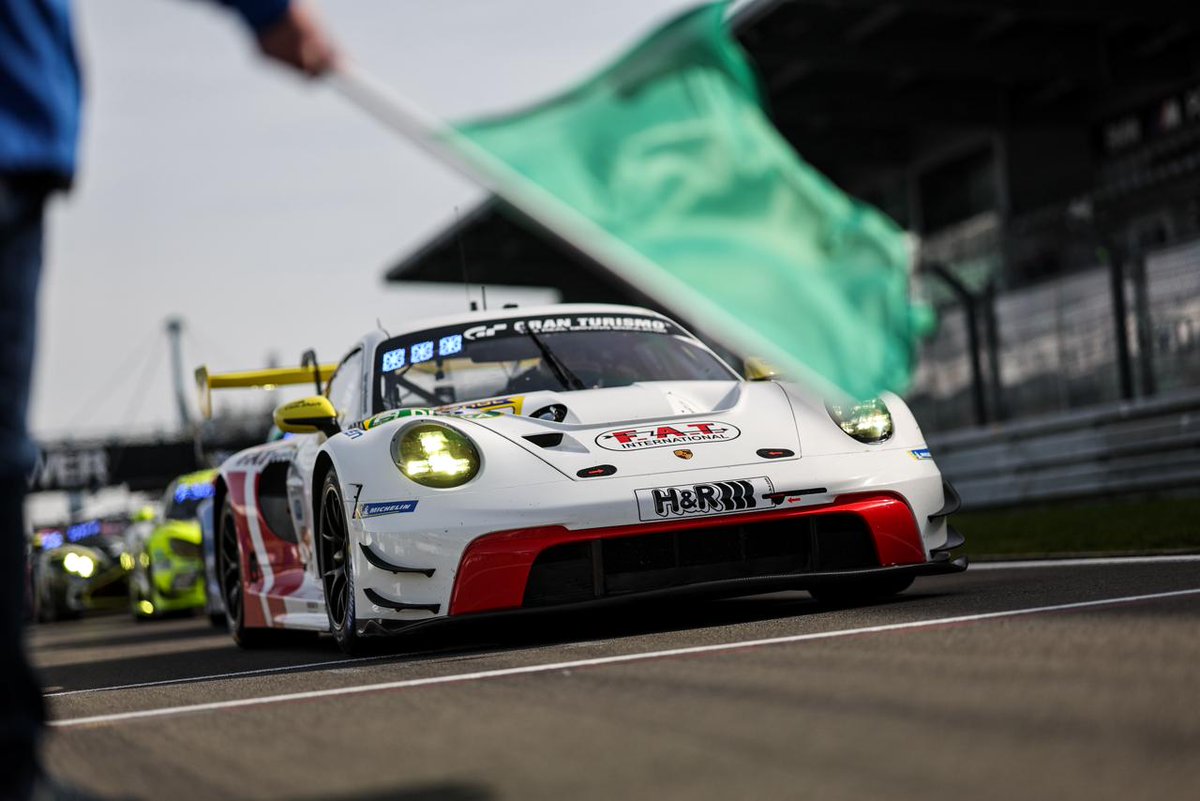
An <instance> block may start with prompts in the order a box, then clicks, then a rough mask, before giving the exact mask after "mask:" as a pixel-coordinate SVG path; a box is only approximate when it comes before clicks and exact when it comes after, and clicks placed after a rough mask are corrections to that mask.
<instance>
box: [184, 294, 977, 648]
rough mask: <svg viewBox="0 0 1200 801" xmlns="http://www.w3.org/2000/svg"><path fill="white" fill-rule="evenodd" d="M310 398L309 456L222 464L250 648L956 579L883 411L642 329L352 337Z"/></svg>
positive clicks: (925, 455) (612, 313) (289, 452)
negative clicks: (304, 638)
mask: <svg viewBox="0 0 1200 801" xmlns="http://www.w3.org/2000/svg"><path fill="white" fill-rule="evenodd" d="M312 361H313V364H312V365H311V367H312V369H311V370H310V371H306V370H305V369H299V370H295V369H290V370H275V371H256V372H252V373H241V374H226V375H213V376H210V375H209V374H208V373H207V371H206V370H205V369H204V368H201V370H199V371H198V372H197V378H198V381H199V383H200V385H201V390H202V399H203V402H202V406H204V407H205V408H207V407H208V405H209V403H210V399H209V392H210V390H211V389H212V388H219V387H223V386H261V385H266V384H270V385H278V384H280V383H295V382H297V381H307V380H312V381H313V382H314V385H315V386H320V385H322V384H323V391H322V392H321V394H318V395H314V396H313V397H309V398H305V399H302V400H298V401H294V402H292V403H288V404H285V405H283V406H281V407H280V408H278V409H277V410H276V413H275V421H276V424H277V425H278V426H279V427H280V428H281V429H282V430H284V431H290V432H293V433H296V434H298V435H300V436H296V437H293V438H292V439H290V440H286V441H281V442H276V443H270V444H265V445H261V446H258V447H255V448H251V449H248V450H245V451H242V452H241V453H238V454H236V455H235V456H233V457H231V458H230V459H229V460H227V461H226V462H225V463H224V464H223V465H222V466H221V468H220V475H219V477H218V478H217V480H216V482H215V494H214V498H213V509H214V521H215V523H214V530H215V553H216V567H217V574H218V581H219V584H220V587H221V594H222V597H223V601H224V604H225V609H226V614H227V617H228V621H229V626H230V630H231V632H232V633H233V636H234V637H235V639H236V640H237V641H238V642H239V643H241V644H243V645H247V646H249V645H253V644H256V643H260V642H264V641H267V640H269V638H270V636H271V635H272V634H274V633H276V632H278V631H280V630H287V629H298V630H299V629H308V630H313V631H326V630H328V631H331V632H332V633H333V635H334V637H335V638H336V640H337V642H338V643H339V645H340V646H341V647H342V648H343V649H344V650H346V651H347V652H349V653H355V652H357V651H358V650H360V649H361V648H362V647H363V646H364V643H365V641H366V638H368V637H370V636H372V635H382V634H388V633H392V632H396V631H400V630H403V629H405V628H407V627H410V626H414V625H420V624H424V623H428V622H430V621H434V620H439V619H443V618H446V617H459V616H467V615H481V614H488V613H498V612H505V613H507V612H513V611H518V610H525V609H534V608H547V607H572V606H586V605H593V604H600V603H609V602H613V601H624V600H630V599H636V598H645V597H657V596H663V595H668V594H690V595H696V596H701V595H704V596H732V595H748V594H755V593H760V592H766V591H774V590H782V589H806V590H808V591H809V592H811V593H812V594H813V595H814V596H816V597H817V598H818V599H823V600H827V601H835V602H839V603H841V602H859V601H870V600H874V599H877V598H882V597H886V596H888V595H891V594H895V593H897V592H901V591H903V590H904V589H905V588H906V587H907V586H908V585H909V584H910V583H911V582H912V580H913V578H914V577H915V576H920V575H930V574H938V573H952V572H957V571H960V570H963V569H965V568H966V561H965V559H954V558H952V557H951V554H950V551H951V550H952V549H954V548H956V547H958V546H959V545H961V544H962V537H961V536H960V535H958V534H957V532H955V531H954V530H953V529H952V528H950V527H949V526H948V525H947V520H946V518H947V515H948V514H949V513H950V512H951V511H953V510H954V508H955V506H956V498H955V496H954V494H953V491H952V490H949V488H948V486H947V485H944V483H943V481H942V477H941V474H940V473H939V471H938V469H937V466H936V465H935V464H934V461H933V459H932V458H930V454H929V451H928V449H927V447H926V444H925V440H924V437H923V435H922V434H921V431H920V428H919V427H918V425H917V423H916V421H915V420H914V419H913V416H912V414H911V413H910V411H909V410H908V407H907V406H906V405H905V404H904V402H903V401H902V400H901V399H900V398H898V397H896V396H894V395H885V396H884V397H882V398H877V399H871V400H867V401H863V402H858V403H856V402H850V401H844V400H839V401H827V400H826V399H825V398H822V397H818V396H816V395H814V394H813V393H812V392H811V391H810V390H808V389H807V388H806V387H804V386H801V385H798V384H791V383H786V382H782V381H773V380H763V381H746V380H744V379H743V378H742V377H741V376H739V375H738V373H737V372H735V371H734V370H733V369H731V368H730V367H729V366H728V365H727V364H726V363H725V362H724V361H722V360H721V359H720V358H719V357H718V356H717V355H716V354H714V353H713V352H712V351H711V350H710V349H709V348H708V347H706V346H705V345H704V344H703V343H701V342H700V341H699V340H698V339H696V338H695V337H694V336H692V335H691V334H689V333H688V332H687V331H685V330H684V329H682V328H681V327H680V326H679V325H677V324H676V323H675V322H673V321H671V320H669V319H667V318H666V317H663V316H661V315H658V314H656V313H654V312H650V311H647V310H645V309H640V308H634V307H623V306H600V305H559V306H550V307H543V308H536V309H529V310H521V311H518V310H514V309H506V310H502V311H492V312H473V313H466V314H462V315H457V316H453V317H447V318H442V319H437V320H431V321H427V322H421V323H414V324H411V325H408V326H406V327H405V328H404V329H403V330H401V331H399V332H398V333H396V334H388V333H385V332H383V331H382V330H377V331H373V332H371V333H369V334H367V335H366V336H365V337H363V338H362V339H361V340H360V341H359V342H358V343H356V344H355V345H354V346H353V347H352V348H351V349H350V351H349V352H348V354H347V355H346V356H345V357H344V358H343V359H342V360H341V361H340V362H339V363H338V364H337V365H336V367H335V366H331V365H326V366H324V367H318V366H316V364H315V359H314V360H312Z"/></svg>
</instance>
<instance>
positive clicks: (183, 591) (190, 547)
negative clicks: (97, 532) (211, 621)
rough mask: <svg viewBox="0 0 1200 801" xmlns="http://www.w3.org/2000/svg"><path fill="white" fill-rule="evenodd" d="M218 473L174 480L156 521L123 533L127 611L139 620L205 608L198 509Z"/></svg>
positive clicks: (136, 526)
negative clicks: (127, 572) (126, 570)
mask: <svg viewBox="0 0 1200 801" xmlns="http://www.w3.org/2000/svg"><path fill="white" fill-rule="evenodd" d="M216 475H217V471H215V470H201V471H199V472H195V473H188V474H186V475H182V476H179V477H178V478H176V479H175V480H174V481H172V482H171V484H170V485H169V486H168V487H167V489H166V492H164V493H163V499H162V513H161V516H160V517H158V518H156V519H153V520H150V521H144V522H142V523H141V524H139V525H133V526H130V528H129V530H128V531H127V532H126V539H125V543H126V555H125V557H123V558H124V559H125V563H126V567H128V569H129V571H130V574H129V611H130V614H132V615H133V616H134V618H136V619H139V620H144V619H148V618H153V617H161V616H163V615H166V614H171V613H178V612H186V611H189V610H193V609H200V608H203V607H204V604H205V586H204V556H203V552H202V550H201V542H200V521H199V520H198V519H197V515H196V512H197V506H198V505H199V504H200V502H201V501H203V500H205V499H207V498H211V497H212V494H213V479H214V478H216Z"/></svg>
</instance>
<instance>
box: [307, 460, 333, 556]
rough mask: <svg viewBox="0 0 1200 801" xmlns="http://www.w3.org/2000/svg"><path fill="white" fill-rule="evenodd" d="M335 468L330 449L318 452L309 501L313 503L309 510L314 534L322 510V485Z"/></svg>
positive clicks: (314, 464)
mask: <svg viewBox="0 0 1200 801" xmlns="http://www.w3.org/2000/svg"><path fill="white" fill-rule="evenodd" d="M335 469H336V465H334V463H333V457H332V456H330V455H329V452H328V451H326V450H322V451H321V452H320V453H318V454H317V460H316V462H314V463H313V471H312V484H311V486H309V496H308V497H309V502H310V503H311V505H312V508H311V509H310V510H309V511H310V512H311V513H312V525H313V532H314V536H315V532H316V525H317V515H318V514H319V512H320V505H321V487H323V486H324V485H325V477H326V476H328V475H329V473H330V471H332V470H335Z"/></svg>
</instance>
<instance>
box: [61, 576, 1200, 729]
mask: <svg viewBox="0 0 1200 801" xmlns="http://www.w3.org/2000/svg"><path fill="white" fill-rule="evenodd" d="M1188 595H1200V588H1196V589H1188V590H1175V591H1173V592H1156V593H1151V594H1148V595H1127V596H1124V597H1121V598H1102V599H1100V600H1097V601H1077V602H1075V603H1069V604H1054V605H1053V606H1034V607H1028V608H1025V609H1010V610H1007V611H1004V612H983V613H980V614H974V615H959V616H957V617H943V618H934V619H930V620H913V621H909V622H907V623H888V624H885V625H882V626H863V627H860V628H855V629H839V630H835V631H819V632H813V633H810V634H793V635H789V636H786V637H771V638H768V639H762V640H743V641H741V642H731V643H721V644H719V645H696V646H690V647H687V648H671V649H667V650H663V651H644V652H641V653H636V654H619V655H616V656H602V657H596V658H593V659H577V660H574V661H570V662H552V663H548V664H541V665H525V666H522V667H513V668H500V669H497V670H481V671H477V672H474V673H458V674H455V675H451V676H430V677H428V678H423V679H402V680H400V681H388V682H383V683H380V684H364V685H359V686H357V687H334V688H330V689H326V690H310V691H308V692H299V693H285V694H282V695H266V696H259V697H257V698H240V699H237V700H232V701H212V702H209V703H204V704H189V705H186V706H171V707H160V708H158V709H143V710H138V711H135V712H116V713H112V714H108V715H91V716H88V717H82V718H65V719H63V720H52V721H50V722H49V724H48V725H50V726H53V727H55V728H60V729H61V728H69V727H73V726H87V725H94V724H103V723H120V722H123V721H128V720H139V719H143V718H158V717H168V716H172V715H182V714H186V713H189V712H212V711H215V710H219V709H236V708H238V707H247V706H263V705H266V704H278V703H283V702H286V701H308V700H312V699H316V698H330V697H334V696H339V695H357V694H361V693H373V692H382V691H385V690H400V689H404V688H408V687H426V686H430V685H434V684H456V683H460V682H468V681H479V680H482V679H497V678H503V677H506V676H521V675H528V674H532V673H552V672H554V671H558V670H572V669H575V668H586V667H598V666H601V665H615V664H621V663H624V662H642V661H647V660H652V659H663V658H667V657H675V656H692V655H695V654H710V653H720V652H722V651H739V650H744V649H749V648H761V647H764V646H768V645H785V644H789V643H798V642H807V641H810V640H831V639H836V638H839V637H850V636H855V635H859V634H879V633H883V632H889V631H903V630H905V629H919V628H929V627H933V626H946V625H951V624H955V623H974V622H978V621H981V620H996V619H1000V618H1009V617H1021V616H1024V615H1036V614H1043V613H1047V612H1065V611H1069V610H1072V609H1089V608H1094V607H1098V606H1112V605H1115V604H1125V603H1134V602H1137V601H1155V600H1161V599H1164V598H1179V597H1182V596H1188Z"/></svg>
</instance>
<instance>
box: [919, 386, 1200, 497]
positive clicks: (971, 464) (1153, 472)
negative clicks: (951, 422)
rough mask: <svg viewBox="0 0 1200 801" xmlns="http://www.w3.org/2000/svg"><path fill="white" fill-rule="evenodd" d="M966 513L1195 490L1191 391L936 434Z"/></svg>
mask: <svg viewBox="0 0 1200 801" xmlns="http://www.w3.org/2000/svg"><path fill="white" fill-rule="evenodd" d="M926 433H927V435H928V442H929V447H930V450H931V451H932V453H933V456H934V459H935V460H936V461H937V465H938V467H939V468H940V469H941V471H942V474H943V475H944V476H946V478H947V479H949V480H950V482H951V483H953V484H954V487H955V488H956V489H957V490H958V492H959V494H960V495H961V496H962V500H963V508H964V510H966V511H974V510H983V509H994V508H1001V507H1006V506H1014V505H1017V504H1026V503H1040V502H1047V501H1059V500H1071V499H1085V498H1098V497H1105V498H1111V497H1113V496H1118V495H1124V494H1130V493H1136V492H1147V491H1155V490H1165V489H1178V488H1200V390H1198V389H1189V390H1179V391H1176V392H1172V393H1164V394H1162V395H1158V396H1156V397H1154V398H1148V399H1140V400H1136V401H1128V402H1119V403H1109V404H1105V405H1102V406H1096V407H1092V408H1090V409H1083V410H1075V411H1070V412H1064V413H1059V414H1055V415H1048V416H1044V417H1039V418H1032V419H1026V420H1021V421H1017V422H1010V423H1004V424H995V425H991V426H987V427H983V428H972V429H964V430H959V431H953V432H948V433H946V434H941V435H936V434H933V433H932V432H931V431H929V430H928V429H926Z"/></svg>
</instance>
